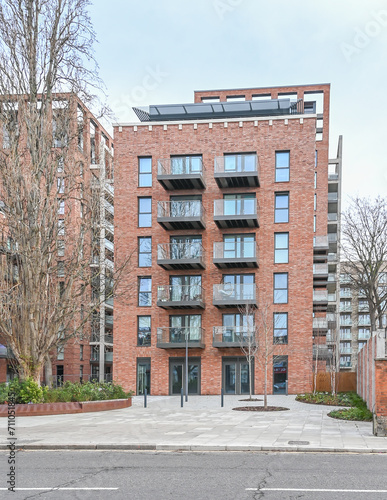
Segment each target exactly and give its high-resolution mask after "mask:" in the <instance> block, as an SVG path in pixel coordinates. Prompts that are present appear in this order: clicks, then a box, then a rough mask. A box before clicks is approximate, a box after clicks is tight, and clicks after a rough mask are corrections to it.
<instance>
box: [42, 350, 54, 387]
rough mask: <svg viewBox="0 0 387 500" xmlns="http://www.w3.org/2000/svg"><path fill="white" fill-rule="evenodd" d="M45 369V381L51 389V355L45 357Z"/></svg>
mask: <svg viewBox="0 0 387 500" xmlns="http://www.w3.org/2000/svg"><path fill="white" fill-rule="evenodd" d="M44 369H45V370H44V371H45V383H46V385H47V387H49V388H50V389H51V388H52V363H51V359H50V356H49V355H47V356H46V359H45V365H44Z"/></svg>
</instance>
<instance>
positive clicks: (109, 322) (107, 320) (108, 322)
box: [105, 314, 114, 329]
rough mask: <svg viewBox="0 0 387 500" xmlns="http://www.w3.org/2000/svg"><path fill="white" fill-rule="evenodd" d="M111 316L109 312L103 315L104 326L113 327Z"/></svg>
mask: <svg viewBox="0 0 387 500" xmlns="http://www.w3.org/2000/svg"><path fill="white" fill-rule="evenodd" d="M113 324H114V323H113V316H112V315H111V314H106V316H105V326H106V328H110V329H112V328H113Z"/></svg>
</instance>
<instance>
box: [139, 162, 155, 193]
mask: <svg viewBox="0 0 387 500" xmlns="http://www.w3.org/2000/svg"><path fill="white" fill-rule="evenodd" d="M138 186H139V187H152V158H139V159H138Z"/></svg>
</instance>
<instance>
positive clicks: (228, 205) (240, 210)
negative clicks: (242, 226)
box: [223, 193, 257, 215]
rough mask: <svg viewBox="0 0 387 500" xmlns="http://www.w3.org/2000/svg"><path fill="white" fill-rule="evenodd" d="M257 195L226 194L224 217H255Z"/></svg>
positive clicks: (224, 198)
mask: <svg viewBox="0 0 387 500" xmlns="http://www.w3.org/2000/svg"><path fill="white" fill-rule="evenodd" d="M256 210H257V209H256V199H255V194H253V193H247V194H225V195H224V196H223V212H224V213H223V215H253V214H255V213H256Z"/></svg>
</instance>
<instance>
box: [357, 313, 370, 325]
mask: <svg viewBox="0 0 387 500" xmlns="http://www.w3.org/2000/svg"><path fill="white" fill-rule="evenodd" d="M370 324H371V317H370V315H369V314H359V325H361V326H364V325H370Z"/></svg>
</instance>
